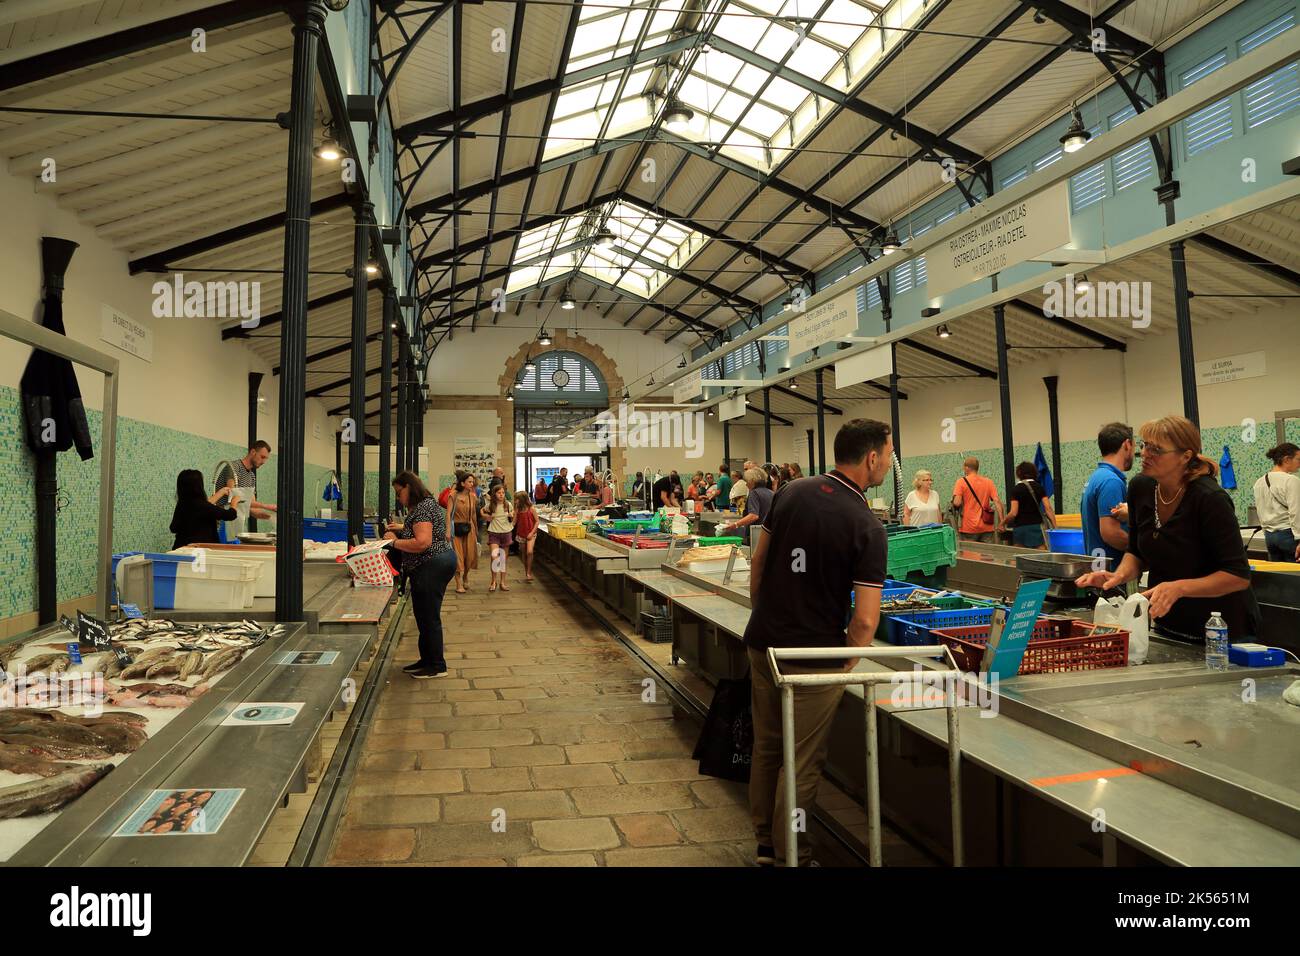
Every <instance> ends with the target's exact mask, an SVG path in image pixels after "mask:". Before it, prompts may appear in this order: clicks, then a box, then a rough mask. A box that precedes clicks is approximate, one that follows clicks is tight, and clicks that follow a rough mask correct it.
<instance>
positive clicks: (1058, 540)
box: [1047, 528, 1088, 554]
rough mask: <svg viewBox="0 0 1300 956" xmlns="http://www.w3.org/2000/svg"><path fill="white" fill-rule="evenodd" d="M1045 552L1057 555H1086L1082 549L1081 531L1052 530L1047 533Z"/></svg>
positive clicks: (1072, 529)
mask: <svg viewBox="0 0 1300 956" xmlns="http://www.w3.org/2000/svg"><path fill="white" fill-rule="evenodd" d="M1047 550H1049V551H1053V552H1055V553H1057V554H1087V553H1088V552H1087V551H1085V550H1084V547H1083V531H1082V530H1078V529H1074V528H1052V529H1050V530H1049V531H1048V532H1047Z"/></svg>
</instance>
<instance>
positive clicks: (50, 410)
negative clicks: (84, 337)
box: [20, 237, 95, 461]
mask: <svg viewBox="0 0 1300 956" xmlns="http://www.w3.org/2000/svg"><path fill="white" fill-rule="evenodd" d="M76 248H77V244H76V243H75V242H70V241H68V240H66V239H51V238H49V237H45V238H43V239H42V240H41V258H42V260H43V264H44V268H45V308H44V309H43V310H42V315H41V325H42V326H43V327H44V328H47V329H49V330H50V331H51V332H56V333H58V334H59V335H67V332H66V331H65V330H64V328H63V276H64V273H66V272H67V268H68V262H69V261H70V260H71V259H72V253H73V251H74V250H75V249H76ZM20 388H21V390H22V397H23V417H24V420H25V422H26V425H27V429H26V430H27V446H28V447H29V448H31V449H32V451H51V450H52V451H67V450H68V449H69V448H71V447H72V446H73V445H76V446H77V454H78V455H80V456H81V460H82V461H86V460H87V459H90V458H93V457H94V456H95V450H94V447H93V445H92V444H91V440H90V425H89V424H88V423H87V421H86V408H85V406H84V405H83V404H82V402H81V388H80V386H78V385H77V373H76V372H75V371H74V370H73V368H72V362H70V361H69V360H68V359H65V358H63V357H61V356H58V355H51V354H50V353H49V352H46V351H44V350H43V349H36V350H34V351H33V352H32V356H31V358H29V359H28V360H27V368H26V369H24V371H23V377H22V381H21V382H20ZM51 422H52V423H53V426H54V428H53V431H52V433H51V431H50V429H49V423H51ZM47 438H51V439H52V440H49V441H47V440H46V439H47Z"/></svg>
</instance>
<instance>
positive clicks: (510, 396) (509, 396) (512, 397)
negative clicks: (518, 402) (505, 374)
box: [506, 389, 515, 402]
mask: <svg viewBox="0 0 1300 956" xmlns="http://www.w3.org/2000/svg"><path fill="white" fill-rule="evenodd" d="M514 400H515V392H514V389H511V390H510V391H508V392H506V401H507V402H513V401H514Z"/></svg>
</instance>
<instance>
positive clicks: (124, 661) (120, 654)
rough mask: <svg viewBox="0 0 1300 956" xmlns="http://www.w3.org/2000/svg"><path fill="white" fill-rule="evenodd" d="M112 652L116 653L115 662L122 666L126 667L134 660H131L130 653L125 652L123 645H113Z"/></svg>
mask: <svg viewBox="0 0 1300 956" xmlns="http://www.w3.org/2000/svg"><path fill="white" fill-rule="evenodd" d="M113 653H114V654H116V655H117V662H118V663H119V664H121V665H122V666H123V667H127V666H129V665H131V664H133V663H135V662H134V661H132V660H131V655H130V654H128V653H127V652H126V648H125V647H120V646H114V647H113Z"/></svg>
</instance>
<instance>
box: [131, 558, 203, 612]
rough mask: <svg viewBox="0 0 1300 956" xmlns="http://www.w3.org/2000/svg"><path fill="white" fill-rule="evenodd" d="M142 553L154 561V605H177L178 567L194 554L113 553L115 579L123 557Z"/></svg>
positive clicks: (164, 608) (159, 606) (187, 562)
mask: <svg viewBox="0 0 1300 956" xmlns="http://www.w3.org/2000/svg"><path fill="white" fill-rule="evenodd" d="M137 554H142V555H144V556H145V557H146V558H148V559H149V560H150V561H152V562H153V606H154V608H155V609H156V610H170V609H172V608H174V607H175V606H176V568H177V566H178V565H180V564H181V563H182V562H184V563H186V564H189V563H191V562H193V561H194V555H192V554H157V553H154V552H152V551H124V552H122V553H121V554H115V555H113V581H114V582H116V581H117V564H118V562H119V561H121V560H122V559H123V558H130V557H134V556H135V555H137ZM112 597H113V600H114V601H115V602H116V601H117V584H116V583H114V585H113V595H112Z"/></svg>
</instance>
